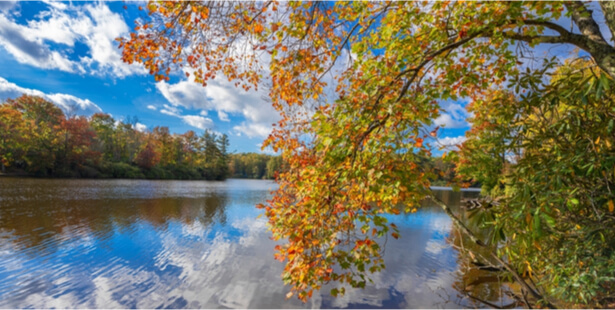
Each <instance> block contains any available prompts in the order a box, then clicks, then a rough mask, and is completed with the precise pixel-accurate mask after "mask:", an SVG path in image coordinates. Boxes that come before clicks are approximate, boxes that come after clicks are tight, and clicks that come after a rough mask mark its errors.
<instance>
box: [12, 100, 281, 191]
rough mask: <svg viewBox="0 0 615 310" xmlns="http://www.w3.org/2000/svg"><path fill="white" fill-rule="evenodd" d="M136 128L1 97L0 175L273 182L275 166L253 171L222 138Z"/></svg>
mask: <svg viewBox="0 0 615 310" xmlns="http://www.w3.org/2000/svg"><path fill="white" fill-rule="evenodd" d="M136 123H137V121H136V119H135V118H129V119H128V120H125V121H120V120H115V119H114V118H113V117H111V116H110V115H108V114H102V113H97V114H94V115H92V116H91V117H85V116H66V115H65V114H64V113H63V112H62V110H61V109H60V108H58V107H57V106H56V105H54V104H53V103H51V102H49V101H46V100H44V99H42V98H40V97H33V96H28V95H23V96H21V97H19V98H17V99H8V100H6V102H4V103H2V104H0V162H1V169H2V170H1V172H2V173H8V174H11V173H13V174H21V175H24V174H25V175H32V176H38V177H81V178H131V179H134V178H147V179H189V180H194V179H205V180H224V179H226V178H228V177H229V176H233V175H235V174H237V175H238V176H240V177H245V178H263V177H273V174H274V171H275V169H277V168H278V167H279V165H277V166H276V165H274V164H269V163H268V161H269V156H266V155H263V156H264V157H263V156H260V157H259V159H260V160H262V161H263V165H262V167H261V166H258V164H259V163H257V162H256V161H250V160H248V161H244V160H241V158H239V159H238V158H236V156H240V155H232V154H229V140H228V137H227V136H226V135H225V134H221V135H220V134H216V133H213V132H210V131H204V132H203V134H202V135H200V136H199V135H197V134H196V133H195V132H194V131H188V132H186V133H183V134H174V133H171V132H169V128H167V127H155V128H153V129H152V130H147V131H139V130H137V129H136V128H135V127H136V126H135V124H136ZM240 157H241V156H240ZM248 157H250V156H248ZM252 166H254V167H252ZM265 170H266V171H267V175H265ZM245 171H249V173H246V172H245Z"/></svg>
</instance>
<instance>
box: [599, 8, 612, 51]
mask: <svg viewBox="0 0 615 310" xmlns="http://www.w3.org/2000/svg"><path fill="white" fill-rule="evenodd" d="M600 8H602V14H603V15H604V21H605V23H606V25H607V26H609V30H611V42H613V41H615V38H613V36H615V2H613V1H600Z"/></svg>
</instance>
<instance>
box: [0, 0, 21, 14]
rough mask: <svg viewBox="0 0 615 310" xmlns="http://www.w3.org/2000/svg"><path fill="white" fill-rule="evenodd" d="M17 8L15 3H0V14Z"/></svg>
mask: <svg viewBox="0 0 615 310" xmlns="http://www.w3.org/2000/svg"><path fill="white" fill-rule="evenodd" d="M16 6H17V1H0V12H8V11H10V10H12V9H13V8H14V7H16Z"/></svg>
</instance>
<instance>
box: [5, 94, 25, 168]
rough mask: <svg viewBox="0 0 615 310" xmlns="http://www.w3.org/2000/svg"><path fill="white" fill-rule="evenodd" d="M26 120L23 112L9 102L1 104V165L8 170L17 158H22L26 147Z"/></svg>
mask: <svg viewBox="0 0 615 310" xmlns="http://www.w3.org/2000/svg"><path fill="white" fill-rule="evenodd" d="M25 132H26V128H25V122H24V120H23V119H22V114H21V112H19V111H18V110H16V109H15V108H14V107H13V106H11V105H9V104H0V166H1V172H2V173H4V172H6V167H9V166H10V165H11V164H12V163H13V162H14V161H15V159H20V158H21V156H22V155H23V150H24V148H25V145H24V140H25V134H24V133H25Z"/></svg>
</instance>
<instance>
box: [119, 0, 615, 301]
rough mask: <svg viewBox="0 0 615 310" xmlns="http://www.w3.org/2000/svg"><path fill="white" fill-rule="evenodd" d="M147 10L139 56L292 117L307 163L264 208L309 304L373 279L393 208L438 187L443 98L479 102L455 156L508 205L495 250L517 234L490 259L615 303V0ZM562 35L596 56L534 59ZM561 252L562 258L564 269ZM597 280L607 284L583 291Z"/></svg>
mask: <svg viewBox="0 0 615 310" xmlns="http://www.w3.org/2000/svg"><path fill="white" fill-rule="evenodd" d="M143 9H144V10H145V11H146V12H147V14H148V15H147V16H146V17H144V18H142V19H140V20H138V21H137V25H136V27H135V31H134V32H133V33H131V35H130V37H129V38H121V39H119V40H120V47H121V48H122V52H123V59H124V61H126V62H128V63H133V62H138V63H142V64H143V65H144V66H145V67H146V68H147V69H148V70H149V71H150V73H151V74H153V75H154V77H155V79H156V80H165V79H168V78H169V76H170V75H172V74H178V73H179V74H185V75H186V76H187V77H188V78H190V79H191V80H193V81H194V82H196V83H200V84H202V85H204V86H206V85H207V82H208V81H210V80H212V79H216V78H225V79H229V80H231V81H233V82H235V83H236V86H238V87H243V88H245V89H249V88H257V87H263V86H266V87H268V89H269V97H270V100H271V104H273V106H274V107H275V108H276V109H277V110H278V111H279V113H280V115H281V116H282V119H281V121H280V122H279V123H277V124H275V127H274V129H273V132H272V133H271V135H270V136H269V138H268V139H267V140H266V141H265V146H271V147H273V148H274V149H275V150H279V151H280V152H281V154H282V156H283V157H284V160H285V161H286V162H288V165H289V170H288V171H287V172H285V173H283V174H281V175H280V177H279V179H278V181H279V184H280V187H279V190H277V191H276V193H275V196H274V198H273V199H272V200H271V201H269V202H268V203H267V204H265V205H264V206H262V207H263V208H264V209H265V213H266V215H267V217H268V219H269V224H270V227H271V230H272V232H273V236H274V238H276V239H278V240H283V241H284V243H283V245H282V246H280V247H278V248H276V254H275V255H276V257H277V258H278V259H279V260H281V261H285V262H286V267H285V272H284V275H283V279H284V281H285V282H286V283H288V284H290V285H291V292H290V295H292V294H294V293H296V294H298V297H299V298H301V299H303V300H305V299H307V298H309V297H310V296H311V294H312V291H313V290H314V289H319V288H321V286H322V285H323V284H324V283H328V282H330V281H338V282H340V283H342V285H351V286H355V287H362V286H364V285H365V284H366V281H368V274H369V272H377V271H378V270H381V269H382V268H384V265H383V260H382V257H381V255H382V250H383V248H382V241H383V239H382V238H385V237H386V236H392V237H395V238H397V237H398V235H397V232H396V227H395V225H394V224H393V223H388V220H387V218H386V217H385V216H384V215H385V214H388V213H393V214H396V213H399V212H400V206H403V208H402V209H404V208H405V210H406V211H412V210H414V209H415V208H417V207H418V206H419V203H420V201H422V200H424V199H426V198H428V197H430V196H431V191H430V189H429V188H430V185H431V182H430V180H431V179H433V175H432V174H433V171H432V170H431V169H427V168H426V167H425V166H423V165H421V164H420V163H421V158H424V157H425V156H431V155H432V151H433V148H432V143H430V142H431V141H433V139H434V137H437V136H438V131H437V128H436V129H434V128H433V126H432V122H433V119H435V118H436V117H438V116H439V115H440V113H442V108H441V107H440V103H441V102H442V101H445V100H465V101H468V102H469V104H468V107H469V109H472V110H471V111H472V112H473V113H474V120H473V122H474V127H473V129H472V131H471V132H469V133H468V141H467V142H466V143H465V144H464V145H463V146H462V148H461V150H460V151H459V153H458V154H457V153H452V154H448V155H447V156H450V158H451V159H452V160H454V161H455V162H457V163H459V168H458V169H459V170H460V172H463V173H464V174H465V175H466V176H467V177H468V178H471V179H474V180H479V181H481V182H482V183H483V185H486V187H485V194H491V195H493V196H494V197H493V198H494V199H498V200H499V201H501V203H500V204H499V205H500V206H501V207H498V208H495V209H494V210H495V211H493V212H495V213H494V214H492V215H491V216H492V217H494V216H495V218H496V220H495V221H491V222H486V223H485V225H492V226H493V225H494V226H495V228H496V229H495V230H494V231H495V232H497V236H499V237H498V238H495V237H494V238H492V242H491V244H490V245H489V244H487V245H486V246H492V247H493V246H494V245H495V244H496V243H497V244H498V245H499V246H498V247H497V248H498V249H497V254H494V256H493V257H492V258H490V259H493V260H496V261H498V262H499V263H502V264H505V265H506V267H507V271H508V272H509V273H511V274H513V275H514V277H515V278H516V279H517V280H519V281H521V282H524V283H525V286H523V289H524V290H525V291H526V293H529V294H530V295H531V296H530V297H532V296H533V298H536V299H549V298H556V299H564V300H570V301H573V302H585V303H590V302H594V303H595V305H600V303H601V302H605V300H607V299H608V298H612V296H611V297H608V296H609V294H608V292H609V291H612V289H613V287H614V284H613V283H614V281H613V279H614V276H615V274H614V271H613V269H612V267H608V266H613V262H614V261H615V258H614V255H615V254H613V253H615V252H614V251H613V249H615V245H613V241H612V240H615V238H613V237H615V234H614V232H613V228H612V227H613V225H612V224H613V223H612V221H613V219H614V218H613V194H612V192H611V191H612V190H613V186H615V184H614V183H613V180H614V178H615V175H614V173H613V170H612V167H613V165H612V163H613V156H614V155H613V146H612V145H613V143H615V141H614V140H613V132H612V125H610V124H612V118H613V115H612V113H613V112H612V111H613V110H612V108H611V104H612V98H613V93H612V89H613V83H612V80H613V78H614V77H615V49H614V48H613V44H612V41H611V40H610V39H609V38H612V35H613V33H614V32H615V4H614V3H613V2H600V3H594V4H591V3H585V2H580V1H569V2H545V1H540V2H450V1H439V2H335V3H329V2H289V3H277V2H272V1H268V2H237V3H233V2H216V1H207V2H150V3H149V4H147V5H146V6H145V7H144V8H143ZM598 21H601V23H599V22H598ZM562 44H563V45H569V46H572V47H576V48H578V49H579V50H581V52H579V53H577V54H575V55H571V56H572V57H573V58H582V59H581V61H579V62H572V61H568V62H564V61H562V60H561V59H562V58H565V56H567V55H565V56H562V55H558V56H560V57H559V58H557V57H556V58H549V57H543V56H542V54H541V55H540V56H536V57H537V59H535V60H538V62H535V63H533V65H532V66H528V64H527V61H526V57H525V56H524V55H523V54H522V52H523V51H524V50H528V49H529V50H531V49H533V48H537V47H541V46H552V45H562ZM558 68H559V69H558ZM556 72H557V73H558V75H556V76H553V77H552V75H553V74H554V73H556ZM566 92H568V93H567V94H568V95H567V96H566V95H564V96H562V95H561V94H562V93H566ZM603 125H606V126H607V127H606V128H607V129H604V126H603ZM609 126H610V127H609ZM608 128H611V129H608ZM588 152H589V153H588ZM590 168H591V170H590ZM551 177H555V178H556V179H555V181H553V180H551V179H550V178H551ZM466 180H467V179H466ZM444 207H446V206H444ZM402 211H403V210H402ZM520 219H521V220H520ZM565 223H568V224H565ZM575 225H576V226H575ZM571 229H572V230H574V229H576V230H575V231H574V232H570V230H571ZM469 233H470V232H469ZM556 245H557V246H556ZM558 246H563V247H566V250H567V251H571V253H568V252H567V253H564V252H561V251H560V252H558V251H559V248H558ZM599 247H602V248H604V249H605V250H604V252H600V257H599V258H592V257H594V256H593V255H594V253H593V252H592V249H596V248H599ZM494 251H496V249H494ZM494 253H495V252H494ZM554 257H566V258H565V259H561V260H557V259H554ZM553 264H561V265H560V266H559V267H557V268H558V270H556V272H553V268H555V267H553ZM609 264H610V265H609ZM593 273H596V274H600V276H597V277H594V280H591V279H589V277H591V275H592V274H593ZM524 276H525V277H530V280H524V279H523V277H524ZM534 280H535V281H534ZM534 282H536V283H537V284H533V283H534ZM581 286H587V287H591V290H587V292H583V293H579V290H578V289H577V290H574V289H572V290H571V289H570V288H579V287H581ZM338 292H343V288H340V289H334V290H333V291H332V293H333V294H337V293H338Z"/></svg>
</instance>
